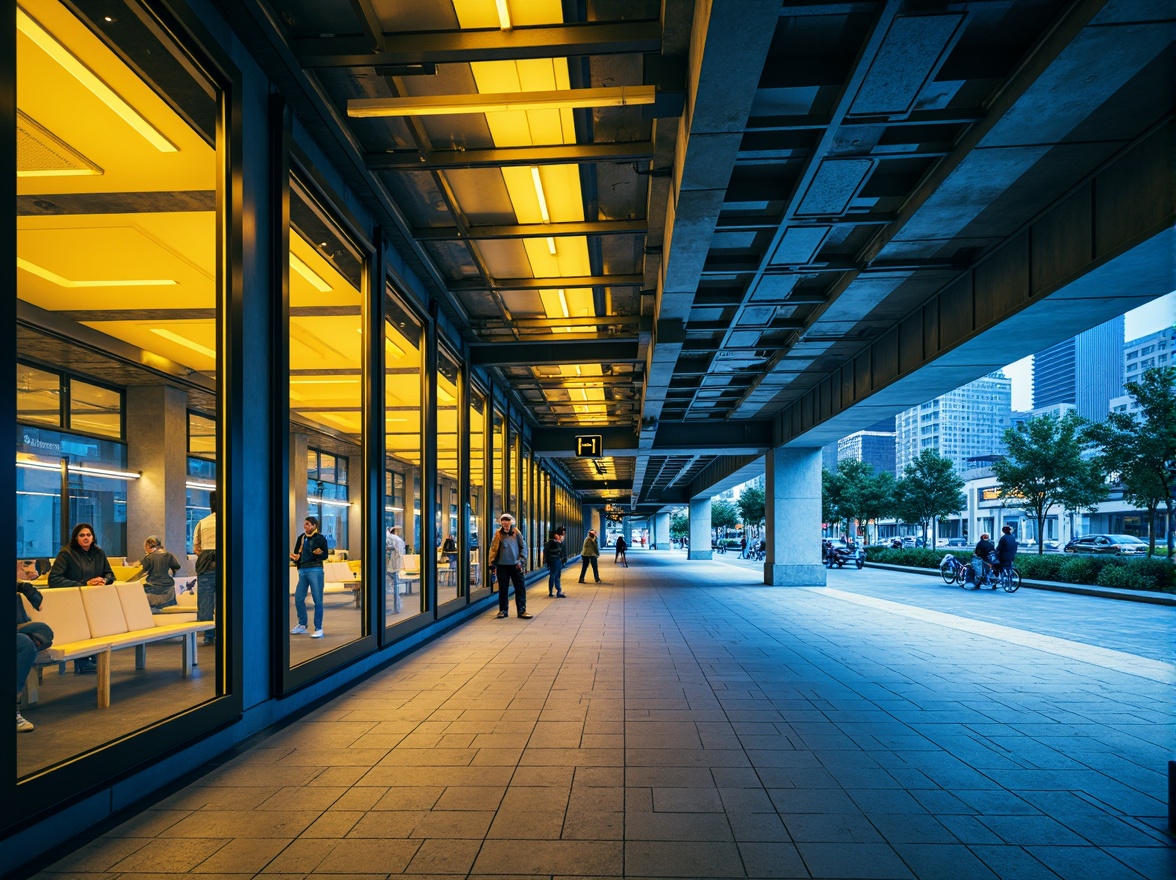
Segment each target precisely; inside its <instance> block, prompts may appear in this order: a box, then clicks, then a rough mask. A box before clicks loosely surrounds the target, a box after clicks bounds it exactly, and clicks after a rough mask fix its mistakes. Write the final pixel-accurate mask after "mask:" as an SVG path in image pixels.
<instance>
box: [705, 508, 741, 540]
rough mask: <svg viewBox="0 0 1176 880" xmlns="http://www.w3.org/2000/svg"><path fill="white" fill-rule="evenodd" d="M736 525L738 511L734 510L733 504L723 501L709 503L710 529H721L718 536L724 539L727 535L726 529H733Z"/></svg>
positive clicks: (737, 522)
mask: <svg viewBox="0 0 1176 880" xmlns="http://www.w3.org/2000/svg"><path fill="white" fill-rule="evenodd" d="M738 524H739V511H737V510H736V509H735V505H734V504H732V503H731V502H730V501H726V500H723V499H717V500H714V501H711V528H712V529H721V531H720V532H719V534H720V535H722V536H723V537H724V538H725V537H726V535H727V529H733V528H735V526H737V525H738Z"/></svg>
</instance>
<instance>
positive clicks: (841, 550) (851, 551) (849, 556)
mask: <svg viewBox="0 0 1176 880" xmlns="http://www.w3.org/2000/svg"><path fill="white" fill-rule="evenodd" d="M850 563H852V564H854V565H855V566H857V567H858V568H859V569H861V568H864V567H865V565H866V552H865V551H864V550H861V549H859V548H857V547H830V548H829V549H828V550H827V551H826V552H825V565H826V566H827V567H828V568H832V567H833V566H834V565H836V566H837V567H838V568H844V567H845V566H846V565H848V564H850Z"/></svg>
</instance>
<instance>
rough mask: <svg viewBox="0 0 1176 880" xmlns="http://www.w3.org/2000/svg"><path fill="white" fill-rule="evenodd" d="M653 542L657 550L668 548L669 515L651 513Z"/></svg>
mask: <svg viewBox="0 0 1176 880" xmlns="http://www.w3.org/2000/svg"><path fill="white" fill-rule="evenodd" d="M653 542H654V543H655V544H657V549H658V550H669V549H670V515H669V514H668V513H655V514H654V515H653Z"/></svg>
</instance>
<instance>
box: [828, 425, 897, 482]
mask: <svg viewBox="0 0 1176 880" xmlns="http://www.w3.org/2000/svg"><path fill="white" fill-rule="evenodd" d="M894 436H895V435H894V432H893V431H855V432H854V433H852V434H850V435H849V436H848V437H842V438H841V439H840V440H839V441H838V442H837V463H838V464H840V463H841V462H843V461H846V460H847V459H851V458H853V459H857V460H858V461H864V462H865V463H866V464H868V465H871V466H873V468H874V470H875V471H876V472H879V473H880V472H882V471H889V472H890V473H892V474H893V473H894Z"/></svg>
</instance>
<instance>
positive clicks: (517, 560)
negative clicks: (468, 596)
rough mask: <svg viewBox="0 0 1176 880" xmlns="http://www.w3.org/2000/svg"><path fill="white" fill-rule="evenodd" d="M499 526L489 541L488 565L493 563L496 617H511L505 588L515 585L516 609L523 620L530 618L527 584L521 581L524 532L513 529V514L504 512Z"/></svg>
mask: <svg viewBox="0 0 1176 880" xmlns="http://www.w3.org/2000/svg"><path fill="white" fill-rule="evenodd" d="M498 524H499V526H500V528H499V529H498V531H497V532H495V533H494V540H493V541H491V542H490V564H491V565H493V566H494V569H495V574H496V578H497V580H498V617H499V618H500V619H501V618H503V617H509V616H510V597H509V596H508V595H507V591H508V590H509V589H510V586H511V584H514V591H515V612H516V613H517V614H518V616H519V617H521V618H522V619H523V620H530V619H531V615H530V614H528V613H527V585H526V583H525V582H524V581H523V560H524V559H526V558H527V544H526V542H525V541H524V540H523V533H522V532H521V531H519V530H518V529H516V528H515V520H514V517H513V516H511V515H510V514H509V513H504V514H503V515H502V516H500V517H499V518H498Z"/></svg>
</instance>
